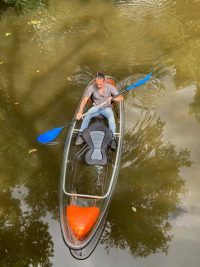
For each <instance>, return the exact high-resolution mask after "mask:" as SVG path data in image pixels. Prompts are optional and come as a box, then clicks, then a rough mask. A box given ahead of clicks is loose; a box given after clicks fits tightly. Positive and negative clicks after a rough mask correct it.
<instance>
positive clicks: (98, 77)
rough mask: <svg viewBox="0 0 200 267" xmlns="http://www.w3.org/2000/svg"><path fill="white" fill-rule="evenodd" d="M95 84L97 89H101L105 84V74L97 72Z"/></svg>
mask: <svg viewBox="0 0 200 267" xmlns="http://www.w3.org/2000/svg"><path fill="white" fill-rule="evenodd" d="M95 82H96V85H97V87H98V88H101V87H102V86H103V84H104V83H105V74H104V73H103V72H97V75H96V79H95Z"/></svg>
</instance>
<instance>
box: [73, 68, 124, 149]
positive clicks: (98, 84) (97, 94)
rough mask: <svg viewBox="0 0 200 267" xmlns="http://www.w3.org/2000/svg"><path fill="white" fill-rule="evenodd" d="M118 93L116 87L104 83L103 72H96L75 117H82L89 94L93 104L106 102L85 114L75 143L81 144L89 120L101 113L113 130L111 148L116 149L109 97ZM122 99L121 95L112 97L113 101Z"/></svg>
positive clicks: (78, 118) (114, 128)
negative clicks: (93, 80)
mask: <svg viewBox="0 0 200 267" xmlns="http://www.w3.org/2000/svg"><path fill="white" fill-rule="evenodd" d="M118 93H119V92H118V91H117V89H116V88H115V87H114V86H112V85H111V84H108V83H106V80H105V75H104V73H103V72H98V73H97V75H96V79H95V83H93V84H92V85H90V86H89V87H88V89H87V90H86V92H85V94H84V97H83V99H82V101H81V104H80V108H79V111H78V113H77V116H76V119H77V120H80V119H82V117H83V111H84V107H85V105H86V103H87V101H88V99H89V98H90V97H91V96H92V101H93V106H98V105H100V104H102V103H103V102H105V101H107V104H105V105H104V106H102V107H100V108H98V109H96V110H94V111H93V112H90V113H89V114H87V115H86V116H85V117H84V118H83V122H82V124H81V128H80V134H79V135H78V137H77V140H76V143H75V145H81V144H82V143H83V139H82V131H83V130H85V129H86V128H87V127H88V125H89V123H90V120H91V119H92V118H93V117H96V116H98V115H103V116H104V117H105V118H106V119H107V120H108V124H109V128H110V129H111V131H112V132H113V139H112V141H111V148H112V149H116V140H115V137H114V134H115V132H116V124H115V118H114V114H113V111H112V105H111V99H112V96H115V95H117V94H118ZM122 100H123V96H122V95H120V96H118V97H116V98H115V99H114V101H118V102H120V101H122Z"/></svg>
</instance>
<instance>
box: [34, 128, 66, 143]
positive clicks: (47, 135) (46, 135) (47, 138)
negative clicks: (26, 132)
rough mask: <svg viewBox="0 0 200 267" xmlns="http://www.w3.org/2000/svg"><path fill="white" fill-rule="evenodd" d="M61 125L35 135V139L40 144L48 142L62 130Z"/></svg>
mask: <svg viewBox="0 0 200 267" xmlns="http://www.w3.org/2000/svg"><path fill="white" fill-rule="evenodd" d="M62 129H63V127H59V128H54V129H52V130H50V131H48V132H46V133H43V134H41V135H39V136H38V137H37V140H38V141H39V142H40V143H41V144H46V143H48V142H51V141H53V140H54V139H55V138H56V137H57V136H58V135H59V133H60V132H61V131H62Z"/></svg>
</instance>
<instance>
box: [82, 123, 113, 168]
mask: <svg viewBox="0 0 200 267" xmlns="http://www.w3.org/2000/svg"><path fill="white" fill-rule="evenodd" d="M112 136H113V134H112V131H111V130H110V129H109V128H108V127H106V126H105V125H104V123H101V122H99V121H97V122H95V123H92V124H91V125H90V126H89V127H88V128H87V129H85V130H84V131H83V133H82V137H83V139H84V141H85V142H86V144H87V145H88V147H89V150H88V151H87V153H86V155H85V161H86V163H87V164H88V165H102V166H104V165H106V164H107V160H108V159H107V155H106V149H107V147H108V145H109V144H110V142H111V140H112Z"/></svg>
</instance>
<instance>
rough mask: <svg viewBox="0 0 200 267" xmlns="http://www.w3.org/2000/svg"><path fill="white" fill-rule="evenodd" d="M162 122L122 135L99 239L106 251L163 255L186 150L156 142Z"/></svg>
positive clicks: (181, 189) (187, 164) (180, 186)
mask: <svg viewBox="0 0 200 267" xmlns="http://www.w3.org/2000/svg"><path fill="white" fill-rule="evenodd" d="M164 125H165V124H164V123H163V122H162V121H161V120H160V119H159V118H158V119H157V120H156V122H155V123H150V124H149V125H148V126H146V127H145V129H143V128H142V127H140V128H139V129H138V130H137V132H136V133H134V134H132V133H131V131H129V132H127V133H126V135H125V149H124V153H123V154H124V158H123V166H124V168H123V169H122V170H121V171H120V176H119V181H118V188H117V191H116V193H115V195H114V198H113V201H112V204H111V208H110V211H109V216H108V224H107V227H106V230H105V232H104V234H103V238H102V240H101V242H102V243H103V244H105V245H106V247H105V248H106V250H107V251H108V252H109V250H110V248H112V247H118V248H120V249H127V248H128V249H129V250H130V252H131V254H132V255H134V256H136V257H146V256H148V255H150V254H151V253H158V252H163V253H166V254H167V250H168V246H169V241H171V239H172V235H171V234H170V229H171V225H170V223H169V221H168V219H169V216H170V214H171V213H174V212H175V211H176V209H177V205H178V204H179V201H180V200H179V196H180V193H183V192H184V180H183V178H182V177H181V176H180V168H181V167H190V166H191V161H190V153H189V151H188V150H186V149H180V150H179V151H177V150H176V148H175V146H174V145H173V144H171V143H168V144H165V143H164V142H163V140H162V132H163V128H164Z"/></svg>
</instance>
